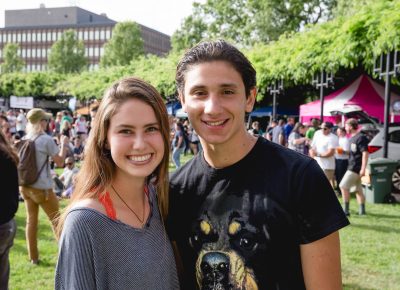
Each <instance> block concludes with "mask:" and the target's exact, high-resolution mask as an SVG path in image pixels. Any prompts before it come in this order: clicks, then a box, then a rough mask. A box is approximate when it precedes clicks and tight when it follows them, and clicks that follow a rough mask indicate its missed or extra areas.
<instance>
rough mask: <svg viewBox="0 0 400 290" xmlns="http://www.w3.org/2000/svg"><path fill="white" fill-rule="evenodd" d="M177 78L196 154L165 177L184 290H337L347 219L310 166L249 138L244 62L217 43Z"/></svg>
mask: <svg viewBox="0 0 400 290" xmlns="http://www.w3.org/2000/svg"><path fill="white" fill-rule="evenodd" d="M175 79H176V83H177V90H178V94H179V98H180V101H181V103H182V107H183V109H184V110H185V112H187V113H188V116H189V120H190V123H191V124H192V126H193V128H194V129H195V130H196V132H197V133H198V134H199V136H200V142H201V143H202V146H203V151H202V153H201V154H197V155H196V156H194V157H193V158H192V159H191V160H189V161H188V162H187V163H185V164H184V165H183V166H182V167H180V168H179V169H177V170H176V171H175V172H173V173H172V174H171V177H170V202H169V205H170V211H169V212H170V214H169V217H168V222H167V225H168V229H169V234H170V237H171V239H172V241H174V242H175V244H176V246H177V250H178V252H179V254H180V255H179V256H180V257H181V258H182V262H183V267H182V269H183V271H184V272H183V273H182V280H183V285H182V288H183V289H263V290H264V289H269V290H277V289H296V290H299V289H311V290H314V289H318V290H320V289H341V287H342V283H341V269H340V241H339V234H338V230H339V229H340V228H342V227H344V226H346V225H348V224H349V222H348V219H347V218H346V216H345V215H344V213H343V210H342V208H341V206H340V204H339V202H338V199H337V198H336V196H335V193H334V192H333V190H332V188H331V186H330V185H329V182H328V181H327V179H326V178H325V177H324V173H323V172H322V170H321V168H320V167H319V166H318V164H317V163H316V162H315V161H314V160H313V159H311V158H309V157H308V156H305V155H303V154H299V153H297V152H295V151H293V150H290V149H287V148H285V147H282V146H280V145H277V144H275V143H272V142H270V141H267V140H265V139H264V138H262V137H258V138H257V137H254V136H252V135H251V134H250V133H248V132H247V130H246V124H245V122H244V121H243V120H244V117H245V115H246V113H249V112H251V111H252V109H253V106H254V103H255V100H256V94H257V89H256V71H255V70H254V68H253V66H252V65H251V63H250V62H249V60H248V59H247V58H246V57H245V56H244V55H243V54H242V53H241V52H240V51H239V50H238V49H236V48H235V47H234V46H232V45H230V44H229V43H227V42H225V41H223V40H217V41H211V42H201V43H200V44H198V45H196V46H195V47H193V48H192V49H190V50H188V51H186V53H185V54H184V56H183V57H182V59H181V60H180V61H179V63H178V66H177V72H176V77H175ZM179 256H177V257H179Z"/></svg>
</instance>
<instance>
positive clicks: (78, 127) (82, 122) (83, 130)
mask: <svg viewBox="0 0 400 290" xmlns="http://www.w3.org/2000/svg"><path fill="white" fill-rule="evenodd" d="M74 127H75V132H76V135H78V136H80V139H81V140H82V141H85V140H86V136H87V133H88V128H87V122H86V118H85V116H83V115H79V116H78V118H77V119H76V121H75V123H74Z"/></svg>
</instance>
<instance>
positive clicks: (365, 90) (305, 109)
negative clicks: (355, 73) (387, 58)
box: [300, 75, 400, 122]
mask: <svg viewBox="0 0 400 290" xmlns="http://www.w3.org/2000/svg"><path fill="white" fill-rule="evenodd" d="M384 100H385V88H384V87H383V86H382V85H380V84H379V83H377V82H375V81H374V80H372V79H371V78H370V77H368V76H366V75H361V76H360V77H358V78H357V79H356V80H355V81H353V82H352V83H351V84H349V85H347V86H345V87H343V88H341V89H340V90H337V91H336V92H333V93H332V94H330V95H328V96H326V97H325V99H324V120H325V121H334V120H335V117H332V116H331V114H330V112H331V111H334V110H338V109H341V108H343V106H345V105H358V106H360V107H361V108H362V109H363V110H364V111H365V112H366V113H367V114H368V115H370V116H373V117H376V118H378V119H379V120H380V121H381V122H383V120H384V110H385V109H384V103H385V102H384ZM395 101H400V96H399V95H396V94H394V93H393V92H392V94H391V99H390V103H391V104H390V108H392V105H393V103H394V102H395ZM320 110H321V102H320V101H319V100H317V101H314V102H310V103H308V104H304V105H301V106H300V121H301V122H309V121H310V120H311V118H318V119H319V118H320ZM394 121H396V122H399V121H400V116H394Z"/></svg>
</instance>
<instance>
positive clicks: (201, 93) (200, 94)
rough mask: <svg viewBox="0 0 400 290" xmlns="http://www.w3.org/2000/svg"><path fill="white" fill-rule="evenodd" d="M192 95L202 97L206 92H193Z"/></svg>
mask: <svg viewBox="0 0 400 290" xmlns="http://www.w3.org/2000/svg"><path fill="white" fill-rule="evenodd" d="M193 95H195V96H204V95H206V92H204V91H195V92H193Z"/></svg>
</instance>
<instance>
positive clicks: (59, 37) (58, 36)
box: [57, 31, 62, 39]
mask: <svg viewBox="0 0 400 290" xmlns="http://www.w3.org/2000/svg"><path fill="white" fill-rule="evenodd" d="M61 36H62V31H58V32H57V39H61Z"/></svg>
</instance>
